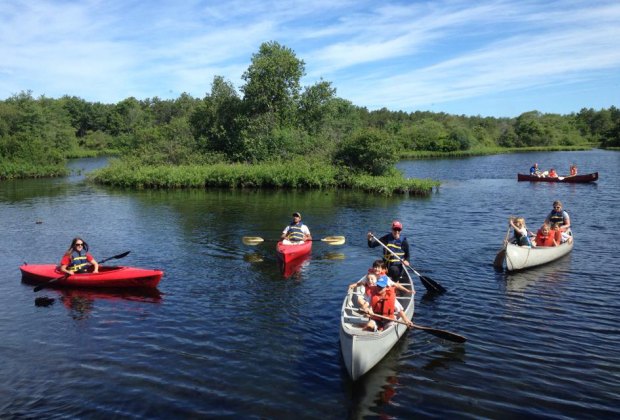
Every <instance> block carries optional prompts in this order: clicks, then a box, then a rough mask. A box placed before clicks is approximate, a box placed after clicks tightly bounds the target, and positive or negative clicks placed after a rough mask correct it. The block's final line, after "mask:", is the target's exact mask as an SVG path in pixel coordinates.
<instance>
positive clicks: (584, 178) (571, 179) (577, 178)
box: [517, 172, 598, 184]
mask: <svg viewBox="0 0 620 420" xmlns="http://www.w3.org/2000/svg"><path fill="white" fill-rule="evenodd" d="M517 180H518V181H530V182H567V183H571V184H574V183H581V182H594V181H596V180H598V172H593V173H591V174H583V175H573V176H559V177H557V178H552V177H548V176H545V177H538V176H535V175H527V174H517Z"/></svg>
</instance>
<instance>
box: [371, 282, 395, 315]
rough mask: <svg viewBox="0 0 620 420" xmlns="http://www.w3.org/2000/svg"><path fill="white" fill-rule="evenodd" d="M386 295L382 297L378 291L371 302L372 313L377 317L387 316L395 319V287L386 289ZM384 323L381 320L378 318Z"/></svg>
mask: <svg viewBox="0 0 620 420" xmlns="http://www.w3.org/2000/svg"><path fill="white" fill-rule="evenodd" d="M385 289H386V291H385V294H384V295H381V294H380V293H379V292H378V291H377V292H376V294H374V295H373V296H372V298H371V300H370V306H371V307H372V311H373V312H374V313H376V314H377V315H381V316H385V317H388V318H391V319H396V318H395V317H394V308H395V306H396V293H395V292H394V288H393V287H386V288H385ZM376 319H378V320H380V321H383V319H381V318H376Z"/></svg>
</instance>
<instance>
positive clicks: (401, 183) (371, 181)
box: [89, 161, 439, 195]
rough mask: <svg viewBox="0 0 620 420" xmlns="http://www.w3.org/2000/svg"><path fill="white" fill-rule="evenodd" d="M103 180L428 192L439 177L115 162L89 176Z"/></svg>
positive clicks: (295, 166) (288, 166) (282, 166)
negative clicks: (410, 177)
mask: <svg viewBox="0 0 620 420" xmlns="http://www.w3.org/2000/svg"><path fill="white" fill-rule="evenodd" d="M89 178H90V179H91V180H92V181H94V182H96V183H99V184H105V185H112V186H117V187H125V188H135V189H144V188H165V189H170V188H261V189H279V188H284V189H333V188H344V189H352V190H360V191H366V192H372V193H379V194H384V195H390V194H393V193H401V194H411V195H428V194H430V193H431V192H432V190H433V187H438V186H439V182H438V181H432V180H420V179H407V178H405V177H403V176H402V174H400V173H398V172H397V171H394V173H393V174H390V175H382V176H371V175H353V174H347V173H346V171H342V170H338V169H337V168H336V167H334V166H328V165H321V164H312V163H301V164H300V163H261V164H256V165H249V164H226V163H217V164H213V165H175V166H172V165H157V166H133V165H131V164H129V163H125V162H121V161H115V162H113V163H112V164H110V165H109V166H108V167H106V168H103V169H100V170H98V171H95V172H93V173H92V174H90V175H89Z"/></svg>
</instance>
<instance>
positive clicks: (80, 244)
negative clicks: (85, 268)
mask: <svg viewBox="0 0 620 420" xmlns="http://www.w3.org/2000/svg"><path fill="white" fill-rule="evenodd" d="M75 246H84V244H83V243H79V244H75Z"/></svg>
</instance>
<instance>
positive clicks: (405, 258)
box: [402, 238, 409, 267]
mask: <svg viewBox="0 0 620 420" xmlns="http://www.w3.org/2000/svg"><path fill="white" fill-rule="evenodd" d="M402 248H403V252H404V253H405V255H404V256H403V264H405V265H406V266H407V267H409V241H408V240H407V238H405V240H404V241H403V243H402Z"/></svg>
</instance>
